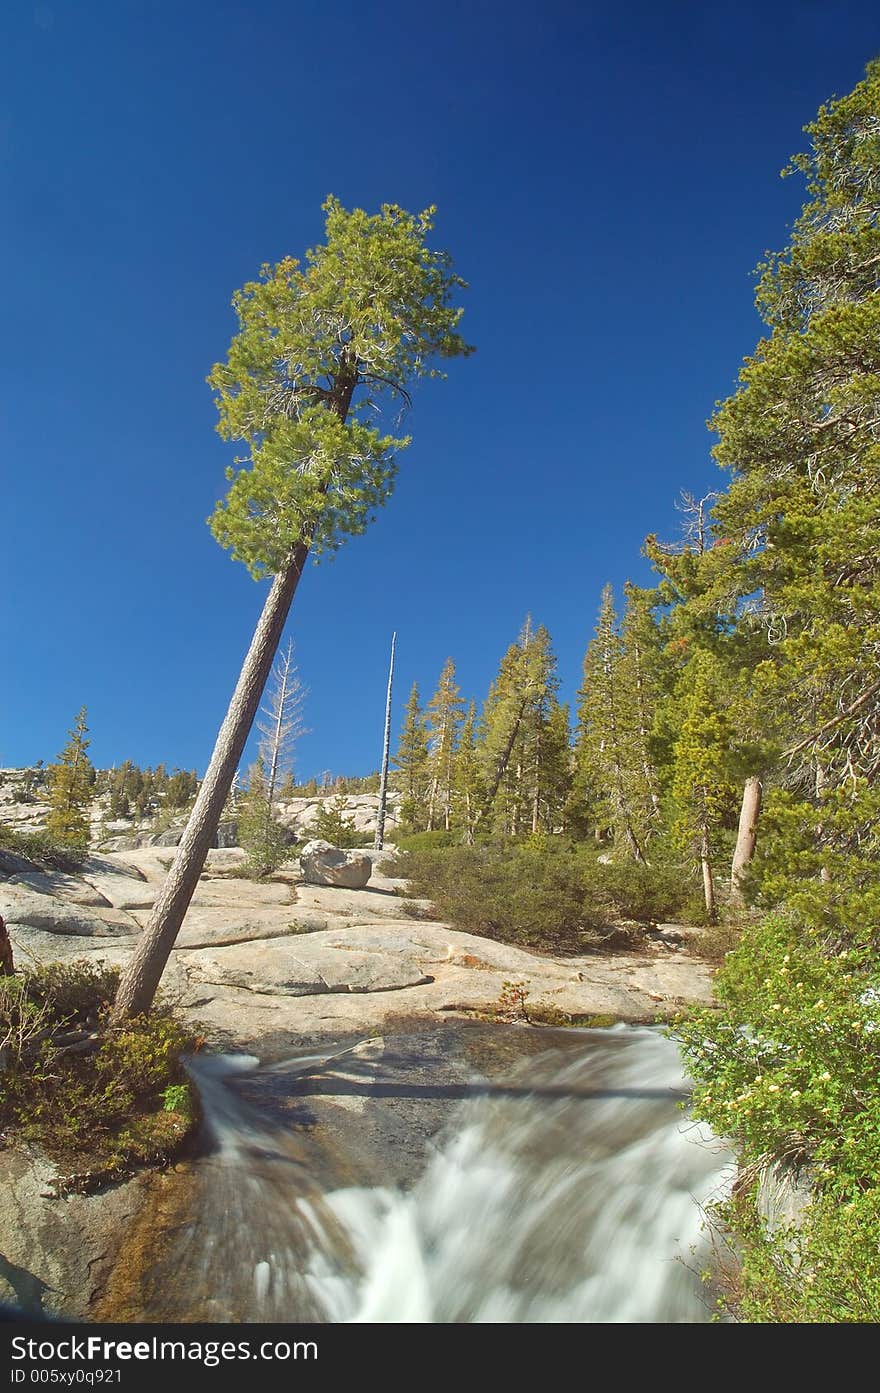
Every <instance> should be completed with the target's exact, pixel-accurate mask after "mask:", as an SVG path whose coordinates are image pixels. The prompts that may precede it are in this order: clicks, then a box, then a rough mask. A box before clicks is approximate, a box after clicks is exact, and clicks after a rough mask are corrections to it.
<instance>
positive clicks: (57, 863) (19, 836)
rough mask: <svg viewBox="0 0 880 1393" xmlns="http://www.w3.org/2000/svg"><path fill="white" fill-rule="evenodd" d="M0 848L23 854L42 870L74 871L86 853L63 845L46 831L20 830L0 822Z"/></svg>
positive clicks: (78, 867)
mask: <svg viewBox="0 0 880 1393" xmlns="http://www.w3.org/2000/svg"><path fill="white" fill-rule="evenodd" d="M0 849H2V850H4V851H13V852H15V854H16V855H17V856H25V857H27V859H28V860H29V861H33V862H34V864H35V865H37V866H41V867H42V868H43V869H44V870H50V871H68V872H76V871H78V870H79V869H80V868H81V867H82V863H83V861H84V859H85V857H86V855H87V853H86V852H85V851H84V850H80V849H78V848H75V847H70V846H66V845H63V844H62V843H61V842H59V841H57V840H56V839H55V838H54V837H50V836H49V834H48V833H47V832H21V831H19V830H18V829H17V828H15V827H8V826H7V825H6V824H5V823H0Z"/></svg>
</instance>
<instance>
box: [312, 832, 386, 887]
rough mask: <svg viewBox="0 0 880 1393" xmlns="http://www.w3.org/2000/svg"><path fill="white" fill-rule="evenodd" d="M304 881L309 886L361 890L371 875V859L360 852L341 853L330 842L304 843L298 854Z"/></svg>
mask: <svg viewBox="0 0 880 1393" xmlns="http://www.w3.org/2000/svg"><path fill="white" fill-rule="evenodd" d="M299 863H300V866H301V867H302V873H303V879H304V880H305V881H306V883H307V884H309V885H337V886H339V888H340V889H342V890H362V889H363V888H364V886H365V885H366V884H367V881H368V880H369V879H370V876H371V875H372V874H373V862H372V858H371V857H369V856H365V855H364V854H363V853H362V852H360V851H340V850H339V849H338V848H336V847H334V846H331V844H330V842H322V841H320V840H318V841H313V842H307V843H306V845H305V846H304V847H303V849H302V851H301V852H300V857H299Z"/></svg>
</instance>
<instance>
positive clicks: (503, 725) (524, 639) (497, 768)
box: [477, 619, 532, 832]
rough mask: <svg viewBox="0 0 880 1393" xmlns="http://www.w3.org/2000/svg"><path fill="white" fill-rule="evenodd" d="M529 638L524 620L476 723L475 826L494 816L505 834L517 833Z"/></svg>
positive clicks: (528, 627) (529, 629)
mask: <svg viewBox="0 0 880 1393" xmlns="http://www.w3.org/2000/svg"><path fill="white" fill-rule="evenodd" d="M531 636H532V635H531V620H530V619H527V620H526V623H525V625H524V627H523V630H522V632H521V633H520V637H519V641H518V642H517V643H512V644H511V645H510V647H509V648H508V649H507V651H506V653H505V654H504V656H503V657H502V659H501V663H500V666H499V669H498V676H497V677H496V678H495V680H494V682H493V683H492V685H491V687H490V688H489V695H488V697H487V698H486V702H485V705H484V707H483V711H482V715H481V719H480V738H479V744H478V748H479V751H480V758H481V762H482V767H483V785H484V789H485V795H484V800H483V806H482V808H481V809H480V812H479V815H478V818H477V822H478V824H479V823H481V822H482V821H483V820H484V819H487V820H488V818H489V817H490V815H494V820H495V823H496V826H498V827H499V828H500V830H503V831H507V832H514V831H516V830H517V814H518V811H519V807H518V803H519V793H520V790H519V788H518V782H519V778H518V774H517V769H518V765H517V760H516V758H515V752H516V751H517V745H518V742H520V747H521V735H522V728H523V719H524V717H525V714H526V709H527V707H528V704H529V696H530V691H529V661H528V647H529V644H530V642H531ZM519 775H520V776H521V766H520V767H519Z"/></svg>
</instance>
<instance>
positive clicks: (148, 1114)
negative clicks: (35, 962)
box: [0, 962, 196, 1173]
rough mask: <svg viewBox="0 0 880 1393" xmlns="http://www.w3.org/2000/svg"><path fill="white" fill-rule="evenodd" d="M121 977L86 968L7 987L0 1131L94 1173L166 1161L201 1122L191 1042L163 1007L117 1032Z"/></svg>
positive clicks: (20, 979)
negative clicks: (113, 1014)
mask: <svg viewBox="0 0 880 1393" xmlns="http://www.w3.org/2000/svg"><path fill="white" fill-rule="evenodd" d="M117 978H118V973H117V971H116V970H115V969H106V968H103V967H95V966H93V965H91V964H89V963H84V962H78V963H72V964H69V965H61V964H51V965H50V966H48V967H44V968H40V969H39V970H37V971H33V972H32V971H28V972H26V973H23V974H21V975H17V976H15V977H7V978H0V1043H2V1044H5V1045H6V1062H7V1067H6V1068H5V1069H3V1070H0V1129H2V1130H4V1131H6V1132H7V1133H9V1134H10V1135H11V1136H12V1137H16V1136H17V1137H20V1138H22V1139H24V1140H27V1141H29V1142H33V1143H36V1144H37V1145H39V1146H40V1147H42V1148H43V1150H45V1151H46V1152H47V1153H48V1155H50V1156H51V1157H52V1158H53V1159H54V1160H56V1161H58V1162H61V1163H62V1164H64V1165H66V1166H72V1167H74V1168H77V1169H79V1170H86V1171H88V1172H95V1171H99V1172H102V1173H105V1172H112V1173H117V1172H120V1171H123V1170H125V1169H127V1168H130V1167H131V1166H133V1165H137V1164H142V1163H145V1162H151V1161H154V1160H157V1159H162V1158H163V1157H165V1156H167V1155H168V1154H170V1152H171V1151H173V1149H174V1148H175V1147H176V1146H177V1145H178V1144H179V1143H180V1141H181V1140H182V1139H183V1137H184V1136H185V1135H186V1133H187V1131H188V1130H189V1128H190V1126H191V1124H192V1119H193V1102H192V1097H191V1095H190V1089H189V1084H188V1082H187V1078H186V1074H185V1073H184V1070H183V1067H182V1064H181V1062H180V1061H181V1055H182V1054H183V1053H185V1052H186V1051H189V1050H192V1049H193V1048H194V1047H195V1044H196V1042H195V1040H194V1038H193V1036H192V1033H191V1032H190V1031H189V1030H187V1029H186V1028H185V1027H184V1026H182V1025H181V1024H180V1023H179V1022H178V1021H177V1020H175V1018H174V1016H173V1015H172V1014H171V1013H170V1012H169V1011H167V1010H163V1009H161V1008H159V1009H154V1010H153V1011H152V1012H151V1014H150V1015H148V1016H143V1017H138V1018H137V1019H135V1020H133V1021H130V1022H128V1023H127V1024H126V1025H125V1027H123V1028H122V1029H108V1028H107V1027H106V1009H107V1007H108V1006H109V1004H110V1002H111V1001H112V999H113V995H114V992H115V988H116V982H117Z"/></svg>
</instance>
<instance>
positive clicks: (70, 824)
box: [46, 706, 95, 848]
mask: <svg viewBox="0 0 880 1393" xmlns="http://www.w3.org/2000/svg"><path fill="white" fill-rule="evenodd" d="M88 733H89V731H88V726H87V725H86V708H85V707H84V706H83V707H81V708H80V710H79V712H78V713H77V717H76V721H75V723H74V727H73V730H71V732H70V735H69V738H68V741H67V744H66V745H65V746H64V749H63V750H62V751H61V754H60V755H59V756H58V760H57V763H55V764H51V765H50V766H49V769H48V775H49V794H48V797H49V812H48V815H47V817H46V831H47V832H48V833H49V836H50V837H53V838H54V839H55V840H56V841H59V842H62V843H63V844H64V845H65V846H72V847H81V848H84V847H87V846H88V844H89V829H90V824H89V808H90V807H91V804H92V799H93V798H94V793H95V770H94V767H93V765H92V763H91V761H90V759H89V757H88V754H87V753H86V751H87V750H88V748H89V745H90V743H91V742H90V741H89V739H88V738H87V737H88Z"/></svg>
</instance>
